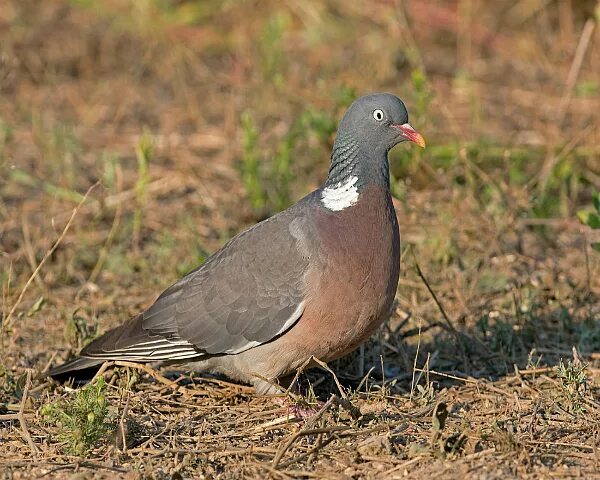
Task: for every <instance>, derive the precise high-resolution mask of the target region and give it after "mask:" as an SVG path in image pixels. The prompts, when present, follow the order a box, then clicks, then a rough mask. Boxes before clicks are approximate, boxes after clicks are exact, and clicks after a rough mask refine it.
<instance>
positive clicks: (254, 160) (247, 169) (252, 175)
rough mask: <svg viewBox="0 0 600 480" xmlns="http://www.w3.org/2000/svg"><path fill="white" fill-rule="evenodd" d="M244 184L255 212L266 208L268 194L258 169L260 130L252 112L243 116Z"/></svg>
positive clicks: (242, 167) (242, 168) (242, 166)
mask: <svg viewBox="0 0 600 480" xmlns="http://www.w3.org/2000/svg"><path fill="white" fill-rule="evenodd" d="M242 148H243V155H242V165H241V170H242V183H243V184H244V189H245V190H246V193H247V194H248V198H249V199H250V204H251V205H252V209H253V210H254V211H260V210H262V209H263V208H264V206H265V204H266V201H267V194H266V192H265V190H264V189H263V187H262V182H261V179H260V172H259V168H258V130H257V128H256V125H255V124H254V119H253V118H252V115H251V114H250V112H244V114H243V115H242Z"/></svg>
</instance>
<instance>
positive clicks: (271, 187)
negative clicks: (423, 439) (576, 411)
mask: <svg viewBox="0 0 600 480" xmlns="http://www.w3.org/2000/svg"><path fill="white" fill-rule="evenodd" d="M599 11H600V10H599V7H598V4H597V2H596V1H595V0H570V1H569V0H564V1H549V0H520V1H514V2H486V1H480V0H460V1H423V0H419V1H416V0H415V1H408V0H407V1H373V2H368V3H367V2H343V1H338V0H327V1H310V0H308V1H298V2H277V1H261V2H257V1H202V2H193V1H185V0H179V1H167V0H137V1H129V0H106V1H91V0H71V1H67V0H54V1H49V2H37V1H28V0H19V1H12V2H11V1H6V0H3V1H2V2H1V3H0V182H1V183H0V188H1V194H0V222H1V224H0V262H1V265H2V268H1V269H0V280H1V281H2V285H3V292H4V294H3V298H4V301H3V311H4V319H5V322H4V330H5V331H4V333H5V334H6V333H7V332H9V333H10V335H9V336H8V337H6V338H8V339H10V341H9V342H8V344H7V345H9V348H8V349H7V350H5V352H4V355H5V357H4V358H5V361H6V362H8V363H9V364H11V365H23V366H39V364H40V362H42V363H43V361H45V360H47V359H48V358H49V357H50V354H51V352H49V351H48V350H47V347H48V345H49V344H48V343H46V344H45V345H42V344H41V342H40V340H41V339H40V338H38V337H36V334H37V332H38V331H39V328H40V327H41V326H43V327H44V329H45V331H47V332H48V337H47V338H46V340H47V341H50V340H51V345H52V348H53V349H57V350H53V352H54V351H60V352H62V353H61V355H63V354H66V353H67V352H68V351H73V350H74V349H77V348H78V347H79V346H81V344H82V343H84V342H85V341H87V340H88V339H89V338H90V337H91V336H93V334H94V333H95V332H96V331H97V330H100V331H104V330H105V329H106V328H108V327H109V326H111V325H114V324H116V323H119V322H120V321H122V319H124V318H126V317H128V316H129V315H131V314H133V313H135V312H137V311H138V310H139V309H140V308H143V307H144V306H145V305H148V304H149V303H150V302H151V301H152V300H153V299H154V297H155V295H156V294H158V293H159V292H160V291H161V290H162V289H163V288H165V287H166V286H168V285H169V284H170V282H172V281H174V280H176V279H177V278H179V277H180V276H181V275H183V274H185V273H186V272H188V271H189V270H190V269H191V268H193V267H194V266H196V265H197V264H199V263H201V262H202V261H203V260H204V259H205V258H206V257H207V255H209V254H210V253H212V252H214V251H215V250H216V249H217V248H218V247H219V246H220V245H221V244H222V243H223V242H224V241H226V240H227V239H229V238H230V237H231V236H233V235H234V234H235V233H237V232H238V231H240V230H241V229H243V228H245V227H247V226H249V225H251V224H253V223H255V222H256V221H258V220H260V219H263V218H265V217H267V216H269V215H271V214H273V213H274V212H276V211H279V210H281V209H284V208H285V207H287V206H288V205H290V204H291V203H293V202H294V201H296V200H297V199H299V198H300V197H301V196H303V195H305V194H306V193H308V192H309V191H311V190H313V189H314V188H316V187H317V186H318V185H319V184H320V182H321V181H322V180H323V179H324V178H325V176H326V172H327V169H328V164H329V154H330V149H331V146H332V143H333V140H334V137H335V129H336V125H337V122H338V120H339V118H340V116H341V115H342V114H343V112H344V110H345V108H346V107H347V106H348V105H349V104H350V103H351V101H352V100H353V99H354V98H356V97H357V96H360V95H362V94H365V93H369V92H374V91H390V92H393V93H395V94H397V95H398V96H400V97H401V98H403V99H404V100H405V102H406V104H407V106H408V109H409V112H410V119H411V123H412V124H413V125H414V126H415V127H416V128H417V129H418V130H419V131H420V132H422V133H423V135H424V136H425V138H426V139H427V143H428V148H427V149H426V150H420V149H417V148H411V147H409V146H406V145H402V146H400V147H398V148H396V149H395V150H394V151H393V152H392V154H391V168H392V190H393V193H394V196H395V202H396V208H397V211H398V216H399V220H400V225H401V231H402V236H403V267H402V268H403V274H402V279H401V283H400V289H399V295H398V298H397V309H396V312H395V316H394V317H393V318H392V321H391V324H390V325H392V327H393V326H394V325H399V326H400V327H403V328H404V327H406V328H409V329H411V328H412V330H411V331H412V332H413V333H414V331H415V329H416V328H417V325H418V324H419V325H420V324H422V325H424V326H426V325H428V327H427V328H428V329H429V330H430V333H431V334H432V341H433V342H437V341H441V340H440V338H442V337H444V336H447V335H446V334H447V333H448V332H447V329H446V330H444V328H440V326H439V325H440V324H443V323H444V322H443V321H442V320H441V317H440V312H439V311H438V308H437V307H436V304H435V302H434V301H433V300H432V298H431V297H430V295H429V293H428V291H427V289H426V288H425V286H424V284H423V282H422V281H421V279H420V277H419V276H418V272H417V270H416V267H415V264H416V263H418V264H419V265H420V267H421V268H422V270H423V272H425V275H426V277H427V278H428V279H429V281H430V283H431V285H432V287H433V288H434V289H435V291H437V293H438V295H439V296H440V297H441V298H442V299H443V300H444V303H445V306H446V309H447V311H448V315H449V316H450V318H452V319H453V320H454V321H456V325H457V327H458V328H461V329H463V330H464V331H465V332H469V334H470V335H473V336H475V337H476V338H478V339H479V340H480V343H477V345H478V346H477V348H484V349H485V352H486V355H487V356H486V357H485V359H486V360H485V362H484V363H483V364H482V365H483V367H480V368H483V369H484V370H485V369H486V368H489V369H490V370H491V371H494V372H501V371H503V369H505V368H509V367H510V365H511V363H512V362H513V361H524V359H526V358H527V355H528V354H529V353H530V352H531V348H533V347H534V346H537V347H538V351H539V348H540V345H541V348H542V349H543V348H546V350H548V353H545V355H550V356H552V355H554V354H556V352H559V351H564V350H566V351H569V348H570V345H572V344H575V345H579V346H580V348H582V349H583V350H585V351H587V352H592V351H597V350H598V349H599V348H600V326H599V325H598V311H597V310H598V309H597V308H596V307H595V302H591V301H589V298H590V297H589V295H593V294H598V293H600V290H599V288H600V285H599V280H598V269H599V263H600V261H599V258H598V255H600V254H598V253H596V252H595V251H594V250H593V248H592V246H593V245H592V244H593V241H594V240H593V235H594V229H593V228H590V227H594V226H596V227H597V226H599V225H595V223H594V222H595V220H594V219H595V218H596V217H594V213H593V212H594V206H593V195H594V193H595V192H596V191H597V190H598V189H599V188H600V160H599V158H600V129H599V128H598V127H599V125H600V123H599V119H600V54H599V48H600V42H599V40H600V32H599V29H598V28H597V22H598V15H599ZM96 182H99V183H98V184H96ZM93 185H95V187H94V188H93V189H92V191H91V192H90V193H89V197H88V198H87V200H86V201H85V202H84V203H83V205H82V207H81V208H80V210H79V211H78V212H77V215H76V216H75V218H74V219H73V222H72V223H71V224H70V225H69V230H68V231H67V232H66V234H65V235H64V238H62V239H61V241H60V244H59V245H58V247H57V248H56V249H55V250H53V251H52V252H51V255H49V256H48V258H47V259H46V260H45V263H44V265H43V268H42V269H41V270H40V273H39V275H37V276H36V277H35V279H34V280H33V281H32V282H31V283H30V284H28V285H26V282H27V280H28V279H29V278H30V276H31V274H32V272H33V271H34V270H35V268H36V267H37V265H38V264H39V263H40V261H42V259H43V258H44V256H45V255H46V254H47V253H48V252H49V251H50V248H51V247H52V245H53V244H54V243H55V242H56V240H57V238H58V237H59V235H60V233H61V232H62V231H63V228H64V227H65V225H66V224H67V221H68V220H69V218H70V216H71V213H72V209H73V207H75V206H76V205H78V204H79V203H80V202H81V201H82V199H83V196H84V194H85V193H86V191H87V190H88V189H89V188H90V187H91V186H93ZM582 220H583V221H584V222H588V223H589V224H590V227H586V226H585V225H584V224H583V223H582ZM24 287H26V288H24ZM21 292H23V297H22V299H19V300H18V296H19V294H20V293H21ZM581 299H583V300H581ZM586 299H587V300H586ZM580 300H581V301H580ZM17 301H18V306H17V308H14V309H12V307H13V306H14V305H15V303H16V302H17ZM11 309H12V310H13V311H12V312H11V313H10V315H9V312H10V311H11ZM594 309H595V310H594ZM7 317H10V318H7ZM561 322H562V323H561ZM565 322H566V323H565ZM542 326H543V327H544V328H540V327H542ZM392 327H390V328H391V329H392V330H390V331H396V330H393V328H392ZM394 328H395V327H394ZM499 332H500V333H499ZM396 333H397V331H396ZM6 338H5V340H6ZM398 342H400V339H398ZM490 342H491V343H490ZM388 343H389V344H390V345H392V346H393V345H395V344H394V342H391V341H390V342H388ZM400 343H401V342H400ZM10 345H12V346H13V347H14V346H18V345H22V346H25V347H26V348H12V347H10ZM435 345H436V348H438V347H439V345H438V344H437V343H436V344H435ZM482 345H483V346H482ZM454 347H456V345H454ZM378 348H379V349H378V350H376V354H377V355H379V353H380V352H381V348H383V347H381V345H380V347H378ZM394 348H396V351H395V353H394V352H393V351H392V350H390V351H389V352H388V354H390V355H391V354H394V355H398V354H400V355H401V356H403V357H404V360H403V362H404V364H406V365H404V364H402V363H401V364H400V365H401V367H399V368H400V370H402V369H403V368H404V367H410V366H411V365H412V358H411V357H410V355H408V354H406V352H405V351H404V350H402V349H400V350H398V348H400V347H394ZM402 348H404V347H402ZM440 348H441V347H440ZM440 351H441V352H443V351H444V350H443V348H442V350H440ZM403 352H404V353H403ZM542 353H543V352H542ZM422 354H423V353H422ZM374 358H375V357H374ZM443 358H444V356H443V354H440V355H439V357H438V360H437V361H438V362H440V367H441V366H446V367H448V368H453V367H456V358H457V357H456V350H452V348H450V349H449V350H448V355H447V359H446V360H443ZM499 358H500V359H501V360H502V361H500V362H499V361H498V359H499ZM463 361H464V358H463ZM444 362H446V363H444ZM503 362H504V363H503ZM462 367H463V368H464V369H467V370H468V369H469V368H470V366H469V365H468V364H462Z"/></svg>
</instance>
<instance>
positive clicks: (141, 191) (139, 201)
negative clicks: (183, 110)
mask: <svg viewBox="0 0 600 480" xmlns="http://www.w3.org/2000/svg"><path fill="white" fill-rule="evenodd" d="M135 154H136V158H137V166H138V169H137V180H136V182H135V198H136V208H135V211H134V213H133V239H134V242H135V244H136V245H139V241H140V232H141V229H142V222H143V214H144V207H145V205H146V200H147V197H148V194H147V187H148V183H150V172H149V170H150V161H151V159H152V156H153V155H154V140H153V138H152V136H151V135H150V134H149V133H148V132H144V134H143V135H142V136H141V137H140V139H139V141H138V144H137V146H136V149H135Z"/></svg>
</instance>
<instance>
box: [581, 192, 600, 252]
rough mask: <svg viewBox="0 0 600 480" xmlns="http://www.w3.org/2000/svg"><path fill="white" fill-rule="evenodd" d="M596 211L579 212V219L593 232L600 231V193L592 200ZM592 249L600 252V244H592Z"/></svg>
mask: <svg viewBox="0 0 600 480" xmlns="http://www.w3.org/2000/svg"><path fill="white" fill-rule="evenodd" d="M592 203H593V205H594V209H595V211H589V210H579V211H578V212H577V217H578V218H579V221H580V222H581V223H583V224H584V225H587V226H588V227H590V228H591V229H592V230H600V193H596V194H595V195H594V196H593V198H592ZM591 245H592V248H593V249H594V250H597V251H599V252H600V242H592V244H591Z"/></svg>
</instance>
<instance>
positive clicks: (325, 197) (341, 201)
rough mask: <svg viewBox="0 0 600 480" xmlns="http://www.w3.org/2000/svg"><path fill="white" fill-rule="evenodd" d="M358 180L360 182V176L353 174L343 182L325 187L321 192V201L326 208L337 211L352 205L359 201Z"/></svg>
mask: <svg viewBox="0 0 600 480" xmlns="http://www.w3.org/2000/svg"><path fill="white" fill-rule="evenodd" d="M356 182H358V177H354V176H352V177H350V178H348V180H346V181H345V182H343V183H342V182H340V183H338V184H336V185H334V186H331V187H326V188H324V189H323V192H322V193H321V202H322V203H323V205H324V206H325V207H326V208H328V209H329V210H333V211H336V212H339V211H340V210H344V209H345V208H348V207H351V206H352V205H354V204H355V203H356V202H357V201H358V189H357V188H356Z"/></svg>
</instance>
